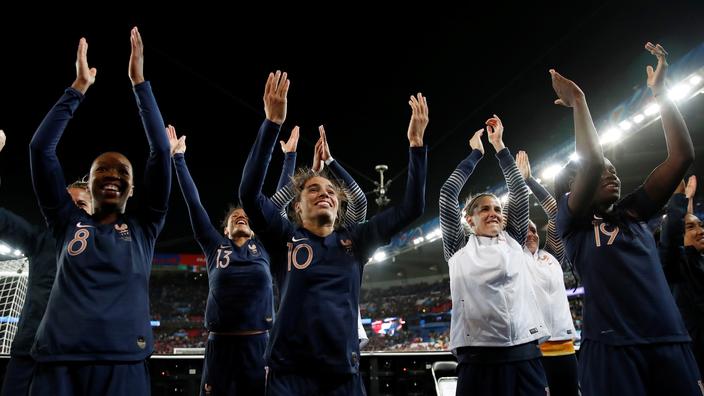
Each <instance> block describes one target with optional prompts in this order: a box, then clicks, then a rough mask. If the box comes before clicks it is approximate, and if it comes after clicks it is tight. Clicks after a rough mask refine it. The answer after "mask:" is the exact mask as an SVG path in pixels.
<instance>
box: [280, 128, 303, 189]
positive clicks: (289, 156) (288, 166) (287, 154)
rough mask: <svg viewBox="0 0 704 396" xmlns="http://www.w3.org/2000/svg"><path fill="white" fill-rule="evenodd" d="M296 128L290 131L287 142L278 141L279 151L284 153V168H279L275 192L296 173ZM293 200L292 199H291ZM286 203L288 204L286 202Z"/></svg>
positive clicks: (297, 134) (297, 132)
mask: <svg viewBox="0 0 704 396" xmlns="http://www.w3.org/2000/svg"><path fill="white" fill-rule="evenodd" d="M298 136H299V130H298V127H295V128H293V130H292V131H291V136H289V138H288V140H287V141H286V142H284V141H283V140H280V141H279V143H280V144H281V151H283V152H284V166H283V167H282V168H281V175H280V176H279V182H278V184H277V185H276V191H279V190H281V189H282V188H284V187H285V186H286V185H287V184H289V183H290V182H291V178H292V177H293V173H294V172H295V171H296V149H297V148H298ZM291 199H293V197H291ZM287 203H288V202H287Z"/></svg>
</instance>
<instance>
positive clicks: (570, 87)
mask: <svg viewBox="0 0 704 396" xmlns="http://www.w3.org/2000/svg"><path fill="white" fill-rule="evenodd" d="M550 77H551V78H552V89H554V90H555V93H556V94H557V99H556V100H555V104H556V105H562V106H565V107H574V106H575V105H576V104H577V102H578V101H583V100H584V92H582V90H581V89H580V88H579V87H578V86H577V84H575V83H574V81H572V80H570V79H568V78H565V77H563V76H562V75H561V74H560V73H558V72H557V71H555V69H550Z"/></svg>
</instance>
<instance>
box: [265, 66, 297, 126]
mask: <svg viewBox="0 0 704 396" xmlns="http://www.w3.org/2000/svg"><path fill="white" fill-rule="evenodd" d="M287 77H288V74H287V73H286V72H283V73H281V71H279V70H277V71H276V73H269V78H268V79H267V80H266V86H265V87H264V112H265V113H266V119H267V120H269V121H271V122H273V123H275V124H279V125H281V124H283V123H284V121H285V120H286V106H287V96H288V88H289V86H290V85H291V81H289V80H288V78H287Z"/></svg>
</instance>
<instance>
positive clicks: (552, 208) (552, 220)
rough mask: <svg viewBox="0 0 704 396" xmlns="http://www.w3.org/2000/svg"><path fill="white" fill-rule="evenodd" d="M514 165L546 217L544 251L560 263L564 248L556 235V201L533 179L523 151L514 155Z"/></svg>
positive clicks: (563, 256) (528, 162) (562, 258)
mask: <svg viewBox="0 0 704 396" xmlns="http://www.w3.org/2000/svg"><path fill="white" fill-rule="evenodd" d="M516 165H517V166H518V170H519V171H520V172H521V176H523V179H525V181H526V184H527V185H528V188H529V189H530V190H531V191H532V192H533V195H535V198H536V199H537V200H538V202H540V206H542V207H543V211H544V212H545V214H546V215H547V216H548V227H547V232H546V237H545V246H544V249H545V251H547V252H548V253H550V254H552V255H553V256H554V257H555V258H556V259H557V261H558V262H560V263H562V260H564V258H565V247H564V246H563V244H562V239H561V238H560V237H559V235H557V223H556V219H557V201H555V198H553V196H552V195H550V193H549V192H548V190H546V189H545V187H543V185H542V184H540V183H538V181H537V180H535V179H534V178H533V175H532V174H531V171H530V161H529V160H528V154H526V152H525V151H519V152H518V154H516Z"/></svg>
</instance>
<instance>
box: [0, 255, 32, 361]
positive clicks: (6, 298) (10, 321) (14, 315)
mask: <svg viewBox="0 0 704 396" xmlns="http://www.w3.org/2000/svg"><path fill="white" fill-rule="evenodd" d="M28 272H29V271H28V268H27V259H26V258H22V259H17V260H6V261H0V354H9V353H10V346H11V345H12V340H13V339H14V338H15V333H16V332H17V322H18V320H19V318H20V312H21V311H22V304H24V297H25V294H27V274H28Z"/></svg>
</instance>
